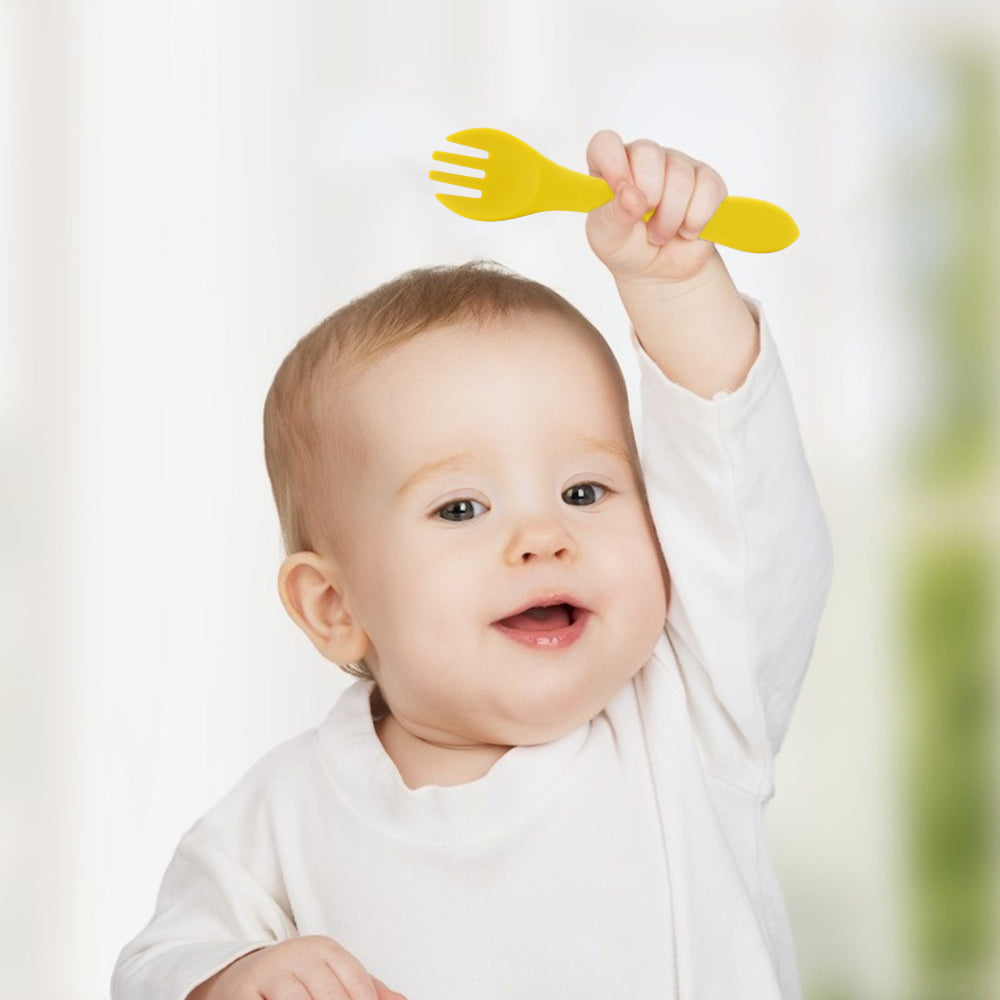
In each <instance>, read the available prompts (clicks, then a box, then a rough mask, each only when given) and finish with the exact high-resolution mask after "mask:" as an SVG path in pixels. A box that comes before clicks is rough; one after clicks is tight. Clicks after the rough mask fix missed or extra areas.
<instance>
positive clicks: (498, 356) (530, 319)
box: [264, 261, 668, 746]
mask: <svg viewBox="0 0 1000 1000" xmlns="http://www.w3.org/2000/svg"><path fill="white" fill-rule="evenodd" d="M264 434H265V455H266V461H267V468H268V474H269V475H270V478H271V486H272V489H273V491H274V497H275V502H276V504H277V507H278V514H279V519H280V522H281V527H282V533H283V539H284V545H285V550H286V553H287V558H286V559H285V560H284V562H283V564H282V567H281V570H280V573H279V591H280V593H281V599H282V602H283V604H284V606H285V608H286V610H287V611H288V613H289V614H290V615H291V617H292V618H293V619H294V620H295V621H296V623H297V624H298V625H299V626H300V627H301V628H302V629H303V630H304V631H305V632H306V634H307V635H308V636H309V638H310V639H311V640H312V642H313V643H314V644H315V645H316V647H317V649H319V651H320V652H321V653H322V654H323V655H324V656H325V657H327V658H328V659H330V660H332V661H333V662H336V663H338V664H340V665H341V666H342V667H343V668H344V669H346V670H348V671H349V672H351V673H356V674H359V675H360V676H364V677H370V678H372V679H374V681H375V683H376V685H377V691H378V693H379V694H380V696H381V699H382V701H383V702H384V704H385V705H386V706H388V709H389V711H391V712H392V714H393V715H394V716H397V718H400V719H403V720H406V721H407V722H409V723H410V724H411V725H412V726H414V727H415V730H414V731H419V732H420V733H422V734H426V735H427V737H428V738H434V739H437V740H439V741H443V742H452V743H454V742H455V741H462V740H470V741H477V742H487V743H492V744H496V745H505V746H513V745H520V744H535V743H542V742H547V741H549V740H551V739H555V738H557V737H558V736H560V735H562V734H563V733H565V732H568V731H570V730H571V729H572V728H575V727H576V726H577V725H579V724H581V723H582V722H585V721H587V720H588V719H590V718H592V717H593V716H594V715H596V714H597V713H598V712H599V711H600V710H601V709H602V708H603V707H604V706H605V705H606V704H607V703H608V701H609V700H610V699H611V697H612V696H613V695H614V694H615V692H616V691H617V690H618V689H619V688H620V687H621V686H622V684H624V683H625V682H626V681H627V680H628V679H629V678H630V677H631V676H633V675H634V674H635V673H636V672H637V671H638V670H639V669H640V668H641V666H642V665H643V663H644V662H645V661H646V659H647V658H648V656H649V654H650V653H651V652H652V649H653V647H654V645H655V644H656V641H657V639H658V637H659V634H660V632H661V631H662V628H663V624H664V619H665V614H666V603H667V587H668V583H667V575H666V568H665V566H664V565H663V561H662V557H661V555H660V549H659V545H658V544H657V541H656V535H655V531H654V528H653V524H652V520H651V518H650V516H649V512H648V508H647V506H646V497H645V492H644V488H643V482H642V474H641V469H640V467H639V459H638V455H637V452H636V447H635V440H634V438H633V434H632V428H631V423H630V421H629V414H628V402H627V394H626V388H625V382H624V379H623V377H622V374H621V370H620V369H619V367H618V363H617V361H616V359H615V357H614V354H613V353H612V351H611V349H610V348H609V347H608V345H607V343H606V341H605V340H604V338H603V337H602V336H601V334H600V333H599V332H598V331H597V330H596V329H595V328H594V327H593V326H592V325H591V324H590V323H589V322H588V321H587V320H586V319H585V318H584V317H583V315H582V314H581V313H579V312H578V311H577V310H576V309H575V308H574V307H573V306H572V305H570V304H569V303H568V302H567V301H566V300H565V299H564V298H562V296H560V295H559V294H557V293H556V292H554V291H553V290H551V289H549V288H547V287H545V286H544V285H541V284H538V283H537V282H533V281H529V280H528V279H526V278H523V277H521V276H519V275H516V274H514V273H513V272H509V271H507V270H506V269H504V268H502V267H500V266H499V265H494V264H492V263H491V262H482V261H473V262H471V263H469V264H465V265H461V266H457V267H450V266H440V267H430V268H422V269H417V270H414V271H410V272H407V273H406V274H404V275H402V276H400V277H399V278H397V279H395V280H393V281H390V282H387V283H386V284H383V285H381V286H379V287H378V288H376V289H374V290H373V291H371V292H369V293H368V294H366V295H363V296H361V297H359V298H357V299H355V300H353V301H352V302H350V303H348V304H347V305H346V306H344V307H343V308H341V309H339V310H338V311H337V312H335V313H333V314H332V315H331V316H329V317H328V318H327V319H325V320H324V321H323V322H322V323H321V324H320V325H319V326H317V327H316V328H315V329H314V330H313V331H312V332H311V333H309V334H308V335H307V336H305V337H303V338H302V340H300V341H299V343H298V344H297V345H296V346H295V348H294V349H293V350H292V351H291V353H290V354H289V355H288V357H287V358H285V360H284V362H283V363H282V365H281V367H280V368H279V370H278V372H277V374H276V375H275V378H274V382H273V384H272V386H271V389H270V392H269V393H268V396H267V401H266V403H265V407H264ZM553 598H557V599H558V600H559V601H560V602H565V603H568V604H571V605H573V607H572V608H569V609H565V610H564V611H562V612H549V613H545V614H551V615H552V616H553V617H552V619H551V621H549V620H548V619H547V618H545V617H544V614H543V613H542V612H535V613H533V615H532V616H529V617H527V618H524V617H522V618H519V619H518V621H517V622H516V623H513V624H517V625H520V626H522V629H523V630H522V631H520V632H517V633H515V632H513V631H509V630H505V629H503V628H502V627H500V625H499V624H498V623H499V622H501V621H502V620H504V619H508V618H510V617H511V616H513V615H514V614H515V613H516V612H519V611H521V610H523V609H524V608H525V607H530V606H532V605H537V604H545V603H546V602H548V603H551V602H552V599H553ZM535 615H537V616H538V618H537V620H536V619H535V618H534V616H535ZM547 621H548V624H545V622H547ZM567 623H572V624H574V628H573V629H571V630H570V631H571V632H572V633H576V634H577V636H576V638H575V640H574V641H573V642H571V643H568V644H567V643H559V642H558V641H557V640H552V641H549V642H545V641H544V639H542V640H541V641H538V642H532V641H531V640H530V636H531V635H532V634H534V635H535V637H536V639H539V636H540V635H543V634H547V633H549V632H551V631H552V630H553V629H554V628H556V627H557V626H559V625H563V626H564V625H565V624H567ZM581 626H582V628H581ZM534 627H538V628H543V629H544V633H532V632H531V631H530V630H531V629H532V628H534ZM526 640H527V641H526Z"/></svg>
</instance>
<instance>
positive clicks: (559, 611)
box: [499, 603, 582, 632]
mask: <svg viewBox="0 0 1000 1000" xmlns="http://www.w3.org/2000/svg"><path fill="white" fill-rule="evenodd" d="M581 611H582V609H581V608H577V607H575V606H574V605H572V604H565V603H561V604H549V605H545V606H541V605H536V606H535V607H533V608H528V609H527V610H526V611H521V612H520V613H518V614H516V615H511V616H510V617H509V618H503V619H501V621H500V623H499V624H501V625H503V626H504V627H505V628H513V629H519V630H520V631H523V632H552V631H554V630H555V629H560V628H566V626H567V625H572V624H573V623H574V622H575V621H576V620H577V618H578V617H579V615H580V612H581Z"/></svg>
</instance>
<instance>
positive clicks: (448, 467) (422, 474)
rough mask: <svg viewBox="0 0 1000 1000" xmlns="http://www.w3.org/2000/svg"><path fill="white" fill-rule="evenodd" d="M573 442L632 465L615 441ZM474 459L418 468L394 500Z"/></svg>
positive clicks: (464, 455)
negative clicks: (426, 481) (425, 481)
mask: <svg viewBox="0 0 1000 1000" xmlns="http://www.w3.org/2000/svg"><path fill="white" fill-rule="evenodd" d="M573 440H574V441H576V442H577V443H578V444H582V445H583V446H584V447H585V448H587V449H589V450H590V451H599V452H602V453H604V454H606V455H611V456H613V457H614V458H618V459H621V460H622V461H623V462H625V463H626V464H627V465H631V464H632V456H631V454H630V453H629V450H628V448H626V447H625V446H624V445H623V444H619V443H618V442H617V441H607V440H605V439H603V438H592V437H587V436H586V435H585V434H574V435H573ZM475 458H476V453H475V452H472V451H462V452H459V453H458V454H457V455H449V456H448V457H447V458H440V459H437V460H436V461H434V462H428V463H427V464H426V465H422V466H420V468H419V469H417V470H416V472H414V473H413V474H412V475H411V476H409V477H408V478H407V479H406V481H405V482H404V483H403V485H402V486H400V487H399V489H398V490H396V494H395V496H396V498H399V497H401V496H403V495H404V494H405V493H408V492H409V491H410V490H412V489H414V488H415V487H417V486H419V485H420V484H421V483H422V482H424V480H426V479H430V478H431V477H432V476H436V475H439V474H440V473H442V472H451V471H452V470H454V469H460V468H462V467H463V466H465V465H468V464H469V463H470V462H472V461H474V460H475Z"/></svg>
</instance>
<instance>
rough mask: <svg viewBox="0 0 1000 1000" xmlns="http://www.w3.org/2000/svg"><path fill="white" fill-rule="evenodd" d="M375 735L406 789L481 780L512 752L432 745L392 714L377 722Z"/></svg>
mask: <svg viewBox="0 0 1000 1000" xmlns="http://www.w3.org/2000/svg"><path fill="white" fill-rule="evenodd" d="M375 732H376V733H377V734H378V738H379V740H380V741H381V743H382V746H383V748H384V749H385V752H386V753H387V754H388V755H389V757H390V759H391V760H392V762H393V763H394V764H395V765H396V770H397V771H399V775H400V777H401V778H402V779H403V783H404V784H405V785H406V787H407V788H411V789H414V788H422V787H423V786H424V785H464V784H466V782H470V781H475V780H476V779H477V778H481V777H482V776H483V775H484V774H486V772H487V771H489V769H490V768H491V767H492V766H493V765H494V764H495V763H496V762H497V761H498V760H499V759H500V758H501V757H502V756H503V755H504V754H505V753H506V752H507V751H508V750H509V749H510V747H501V746H492V745H490V744H484V745H481V746H475V747H468V746H461V747H458V746H455V747H450V746H446V745H444V744H440V743H432V742H429V741H428V740H424V739H421V738H420V737H419V736H415V735H414V734H413V733H411V732H409V730H407V729H406V728H405V727H404V726H403V725H401V724H400V723H399V721H398V720H397V719H396V718H395V717H394V716H393V715H391V714H389V715H386V716H384V717H383V718H381V719H378V720H377V721H376V723H375Z"/></svg>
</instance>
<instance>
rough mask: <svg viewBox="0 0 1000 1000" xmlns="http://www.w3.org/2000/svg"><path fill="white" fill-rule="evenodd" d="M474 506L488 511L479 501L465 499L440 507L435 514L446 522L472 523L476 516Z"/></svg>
mask: <svg viewBox="0 0 1000 1000" xmlns="http://www.w3.org/2000/svg"><path fill="white" fill-rule="evenodd" d="M474 504H475V505H476V506H477V507H482V508H483V510H486V508H485V507H483V505H482V504H481V503H480V502H479V501H478V500H469V499H467V498H463V499H461V500H451V501H449V502H448V503H446V504H444V506H442V507H438V509H437V510H436V511H434V513H435V514H436V515H437V514H439V515H441V519H442V520H444V521H471V520H472V518H473V517H475V516H476V515H475V511H473V509H472V507H473V505H474Z"/></svg>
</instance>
